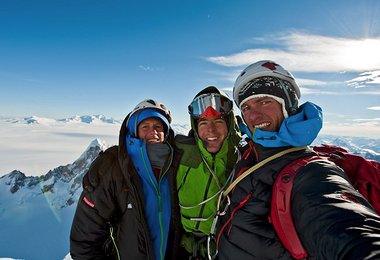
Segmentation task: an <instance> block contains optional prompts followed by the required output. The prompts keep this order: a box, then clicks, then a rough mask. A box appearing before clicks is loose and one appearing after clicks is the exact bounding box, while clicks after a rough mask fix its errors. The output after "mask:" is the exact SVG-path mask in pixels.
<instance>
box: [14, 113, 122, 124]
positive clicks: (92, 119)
mask: <svg viewBox="0 0 380 260" xmlns="http://www.w3.org/2000/svg"><path fill="white" fill-rule="evenodd" d="M7 120H8V122H11V123H17V124H28V125H30V124H41V125H51V124H56V123H86V124H94V123H95V124H96V123H98V124H99V123H107V124H120V123H121V120H117V119H113V118H108V117H106V116H104V115H84V116H78V115H77V116H73V117H69V118H62V119H52V118H46V117H38V116H29V117H23V118H8V119H7Z"/></svg>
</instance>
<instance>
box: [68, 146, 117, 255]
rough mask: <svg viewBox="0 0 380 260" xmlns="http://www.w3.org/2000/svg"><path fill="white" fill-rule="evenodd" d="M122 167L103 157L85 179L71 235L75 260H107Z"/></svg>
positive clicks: (108, 157)
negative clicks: (106, 248)
mask: <svg viewBox="0 0 380 260" xmlns="http://www.w3.org/2000/svg"><path fill="white" fill-rule="evenodd" d="M117 167H118V164H117V161H116V160H114V158H112V157H110V156H107V155H104V154H103V155H100V156H99V157H98V158H97V159H96V160H95V161H94V162H93V163H92V165H91V167H90V169H89V171H88V172H87V174H86V175H85V176H84V177H83V192H82V194H81V196H80V198H79V201H78V205H77V209H76V212H75V215H74V219H73V223H72V226H71V234H70V253H71V256H72V258H73V259H106V258H107V257H106V255H105V250H104V247H105V246H106V244H107V243H106V242H107V241H109V240H110V235H109V234H110V232H109V231H110V230H109V228H110V225H109V221H110V220H111V219H112V216H113V215H114V214H115V208H116V205H117V200H116V198H115V195H114V194H115V185H114V181H113V179H114V177H113V175H115V171H117V169H115V168H117Z"/></svg>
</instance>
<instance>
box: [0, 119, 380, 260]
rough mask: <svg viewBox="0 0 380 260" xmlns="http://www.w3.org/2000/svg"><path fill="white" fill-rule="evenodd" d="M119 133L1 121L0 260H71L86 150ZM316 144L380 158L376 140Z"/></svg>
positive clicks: (72, 124) (63, 123)
mask: <svg viewBox="0 0 380 260" xmlns="http://www.w3.org/2000/svg"><path fill="white" fill-rule="evenodd" d="M172 126H173V128H174V130H175V132H176V133H182V134H187V133H188V131H189V126H188V125H178V124H173V125H172ZM119 128H120V121H115V120H108V119H107V118H105V117H100V116H94V117H92V116H86V117H77V116H76V117H74V119H73V118H71V119H68V120H55V119H46V118H39V117H35V116H33V117H28V118H21V119H15V118H0V135H1V137H2V138H1V139H0V155H1V156H0V226H1V232H0V260H2V259H12V260H15V259H27V260H34V259H36V260H45V259H46V260H50V259H58V260H60V259H63V260H71V257H70V255H69V254H68V251H69V234H70V228H71V223H72V219H73V216H74V212H75V208H76V203H77V201H78V198H79V195H80V192H81V191H82V189H81V176H82V175H81V174H83V167H84V166H88V165H89V164H90V162H91V161H90V158H89V157H87V156H88V154H87V151H89V150H91V148H95V147H100V148H101V149H102V150H104V149H105V148H107V147H108V146H110V145H113V144H117V140H118V134H119ZM320 143H330V144H335V145H340V146H343V147H345V148H347V149H348V150H350V151H351V152H356V153H359V154H361V155H363V156H366V157H367V158H368V157H370V158H374V159H376V160H379V159H380V140H377V139H368V138H356V137H355V138H352V137H337V136H320V137H318V138H317V140H316V141H315V143H314V144H320ZM92 150H94V149H92ZM96 154H97V153H96ZM93 156H94V155H93ZM73 162H75V163H73ZM76 167H78V168H76ZM81 167H82V168H81ZM15 169H18V170H20V171H21V172H19V171H14V170H15ZM9 173H11V174H9ZM24 173H25V175H24ZM6 174H8V175H6ZM37 176H38V177H37ZM68 202H70V203H68ZM21 248H22V250H21ZM1 257H3V258H1ZM8 257H12V258H8Z"/></svg>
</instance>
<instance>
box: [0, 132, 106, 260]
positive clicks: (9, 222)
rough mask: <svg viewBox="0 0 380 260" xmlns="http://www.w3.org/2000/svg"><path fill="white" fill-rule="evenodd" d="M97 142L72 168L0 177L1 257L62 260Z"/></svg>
mask: <svg viewBox="0 0 380 260" xmlns="http://www.w3.org/2000/svg"><path fill="white" fill-rule="evenodd" d="M106 148H107V145H106V144H104V143H103V142H102V141H101V140H99V139H96V140H94V141H93V142H91V144H90V145H89V146H88V148H87V149H86V150H85V151H84V152H83V154H82V155H81V156H80V157H79V158H78V159H77V160H76V161H74V162H73V163H72V164H68V165H65V166H59V167H57V168H55V169H53V170H50V171H49V172H48V173H47V174H45V175H41V176H38V177H26V176H25V175H24V174H23V173H22V172H20V171H17V170H15V171H12V172H11V173H9V174H7V175H4V176H2V177H0V225H1V227H2V231H1V232H0V245H1V246H0V257H12V258H17V259H36V260H37V259H63V258H64V257H65V255H67V252H68V251H69V231H70V226H71V220H72V218H73V214H74V211H75V207H76V203H77V201H78V198H79V196H80V193H81V191H82V186H81V184H82V178H83V175H84V174H85V172H86V171H87V169H88V168H89V166H90V164H91V162H92V161H93V160H94V159H95V158H96V156H97V155H98V154H99V152H100V151H101V150H104V149H106Z"/></svg>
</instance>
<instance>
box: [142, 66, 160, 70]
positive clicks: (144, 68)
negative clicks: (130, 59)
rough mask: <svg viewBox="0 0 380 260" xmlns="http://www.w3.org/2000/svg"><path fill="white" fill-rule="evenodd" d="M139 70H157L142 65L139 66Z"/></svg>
mask: <svg viewBox="0 0 380 260" xmlns="http://www.w3.org/2000/svg"><path fill="white" fill-rule="evenodd" d="M139 69H141V70H143V71H157V70H158V69H157V68H153V67H150V66H144V65H139Z"/></svg>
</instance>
